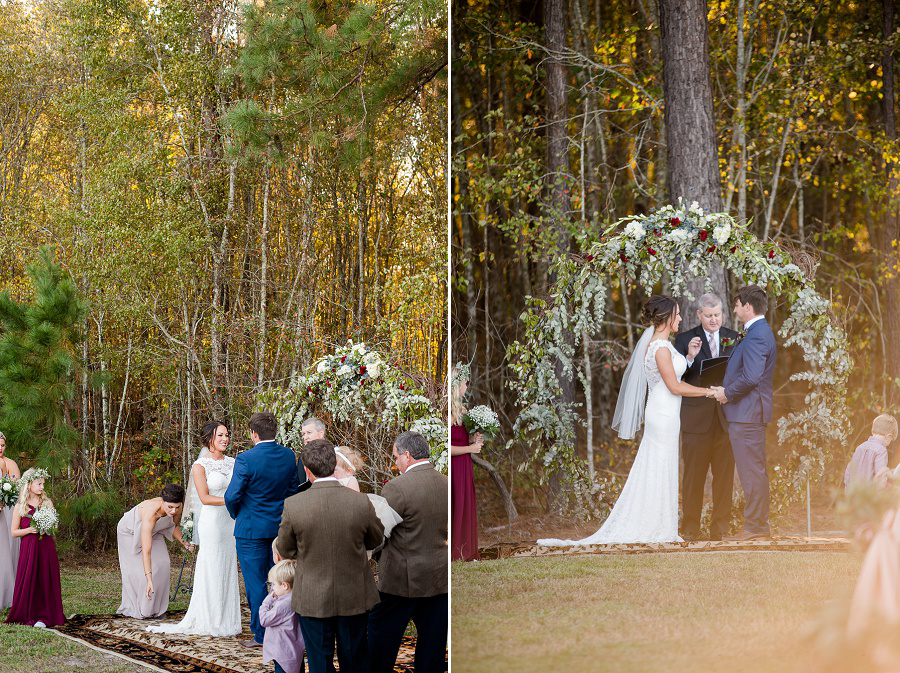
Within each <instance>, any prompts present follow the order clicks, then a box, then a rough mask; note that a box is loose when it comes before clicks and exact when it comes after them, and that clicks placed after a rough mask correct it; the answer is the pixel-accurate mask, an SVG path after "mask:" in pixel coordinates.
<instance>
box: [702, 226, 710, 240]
mask: <svg viewBox="0 0 900 673" xmlns="http://www.w3.org/2000/svg"><path fill="white" fill-rule="evenodd" d="M708 236H709V232H708V231H707V230H706V229H702V230H701V231H700V240H701V241H705V240H706V239H707V237H708Z"/></svg>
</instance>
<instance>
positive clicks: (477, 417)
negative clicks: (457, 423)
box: [463, 404, 500, 439]
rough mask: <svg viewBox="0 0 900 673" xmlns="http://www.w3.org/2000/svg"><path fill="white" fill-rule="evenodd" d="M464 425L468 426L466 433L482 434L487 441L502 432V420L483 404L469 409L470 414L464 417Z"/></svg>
mask: <svg viewBox="0 0 900 673" xmlns="http://www.w3.org/2000/svg"><path fill="white" fill-rule="evenodd" d="M463 425H464V426H466V431H467V432H468V433H469V434H470V435H471V434H472V433H473V432H480V433H481V434H483V435H484V436H485V439H490V438H491V437H493V436H494V435H496V434H497V433H498V432H500V419H499V418H498V416H497V414H496V412H495V411H494V410H492V409H491V408H490V407H486V406H484V405H483V404H479V405H478V406H477V407H473V408H472V409H469V411H468V413H466V415H465V416H463Z"/></svg>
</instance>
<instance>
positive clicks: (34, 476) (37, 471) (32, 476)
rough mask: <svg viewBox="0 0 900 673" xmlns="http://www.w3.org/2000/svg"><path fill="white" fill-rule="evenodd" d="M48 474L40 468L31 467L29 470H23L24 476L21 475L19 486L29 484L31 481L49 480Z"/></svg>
mask: <svg viewBox="0 0 900 673" xmlns="http://www.w3.org/2000/svg"><path fill="white" fill-rule="evenodd" d="M49 478H50V473H49V472H47V470H45V469H44V468H42V467H33V468H31V469H30V470H25V474H23V475H22V476H21V477H20V478H19V486H23V485H27V484H30V483H31V482H33V481H37V480H38V479H49Z"/></svg>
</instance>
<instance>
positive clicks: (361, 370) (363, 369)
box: [359, 365, 366, 376]
mask: <svg viewBox="0 0 900 673" xmlns="http://www.w3.org/2000/svg"><path fill="white" fill-rule="evenodd" d="M365 374H366V366H365V365H363V366H362V367H360V368H359V375H360V376H365Z"/></svg>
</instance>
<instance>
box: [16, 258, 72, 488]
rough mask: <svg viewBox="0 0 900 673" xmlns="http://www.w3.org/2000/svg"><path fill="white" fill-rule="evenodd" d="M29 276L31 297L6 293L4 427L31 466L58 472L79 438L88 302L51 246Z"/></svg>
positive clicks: (27, 463)
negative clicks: (74, 406)
mask: <svg viewBox="0 0 900 673" xmlns="http://www.w3.org/2000/svg"><path fill="white" fill-rule="evenodd" d="M28 275H29V276H30V278H31V283H32V285H33V289H34V297H33V298H32V299H31V300H28V301H23V302H17V301H15V300H14V299H13V298H12V297H11V296H10V295H9V293H8V292H3V293H2V294H0V329H2V335H0V429H2V431H3V433H4V434H5V435H6V437H7V441H8V444H9V446H10V448H11V449H12V450H13V451H14V452H15V453H16V455H17V457H18V456H21V457H22V458H24V463H25V465H40V466H41V467H44V468H48V469H50V470H52V471H57V472H58V471H59V470H61V469H62V467H63V466H65V465H67V464H68V463H69V461H70V459H71V456H72V449H73V448H74V447H75V446H76V445H77V443H78V440H79V435H78V432H77V431H76V429H75V428H74V427H73V425H72V422H71V418H70V414H69V405H70V404H71V403H72V401H73V400H74V396H75V381H76V366H77V361H76V357H75V353H76V352H77V349H76V344H78V343H79V341H80V339H81V334H80V329H79V325H82V324H84V318H85V314H86V305H85V303H84V301H83V300H82V299H81V297H80V296H79V294H78V291H77V289H76V288H75V284H74V283H73V282H72V279H71V277H70V276H69V274H68V272H66V271H65V270H63V269H62V268H61V267H59V266H57V265H56V264H54V262H53V253H52V251H51V250H50V248H43V249H42V250H41V256H40V260H39V261H38V262H36V263H34V264H32V265H31V266H29V267H28Z"/></svg>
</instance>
